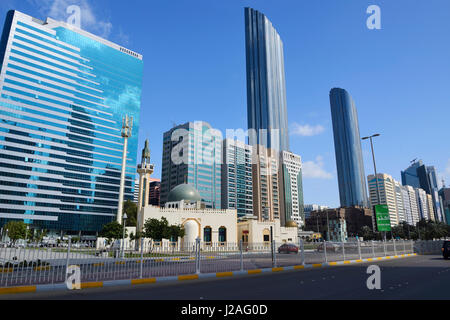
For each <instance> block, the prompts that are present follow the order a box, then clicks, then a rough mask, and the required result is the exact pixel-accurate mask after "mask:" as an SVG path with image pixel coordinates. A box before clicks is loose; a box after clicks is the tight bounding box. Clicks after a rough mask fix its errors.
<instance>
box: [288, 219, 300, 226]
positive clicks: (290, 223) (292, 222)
mask: <svg viewBox="0 0 450 320" xmlns="http://www.w3.org/2000/svg"><path fill="white" fill-rule="evenodd" d="M286 227H287V228H298V224H297V222H295V221H292V220H290V221H288V222H286Z"/></svg>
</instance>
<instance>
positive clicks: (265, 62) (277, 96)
mask: <svg viewBox="0 0 450 320" xmlns="http://www.w3.org/2000/svg"><path fill="white" fill-rule="evenodd" d="M245 38H246V56H247V114H248V129H249V144H250V145H252V146H255V145H257V144H259V145H263V146H265V147H266V148H271V149H275V150H279V151H289V133H288V120H287V107H286V84H285V73H284V54H283V42H282V41H281V38H280V35H279V34H278V33H277V31H276V30H275V28H274V27H273V26H272V23H271V22H270V21H269V20H268V19H267V17H266V16H265V15H263V14H262V13H260V12H258V11H256V10H254V9H251V8H245Z"/></svg>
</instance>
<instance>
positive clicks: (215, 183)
mask: <svg viewBox="0 0 450 320" xmlns="http://www.w3.org/2000/svg"><path fill="white" fill-rule="evenodd" d="M163 139H164V140H163V158H162V171H161V205H164V204H165V203H166V202H167V201H168V200H169V193H170V191H171V190H172V189H173V188H174V187H176V186H178V185H180V184H185V183H187V184H190V185H192V186H194V187H195V189H197V191H198V192H199V194H200V196H201V198H202V201H203V203H204V204H205V206H206V207H207V208H214V209H221V208H222V204H221V201H222V199H221V189H222V183H221V181H222V133H221V132H220V131H218V130H215V129H213V128H212V127H211V125H210V124H209V123H207V122H204V121H196V122H187V123H185V124H182V125H179V126H176V127H174V128H172V129H170V130H169V131H167V132H165V133H164V138H163Z"/></svg>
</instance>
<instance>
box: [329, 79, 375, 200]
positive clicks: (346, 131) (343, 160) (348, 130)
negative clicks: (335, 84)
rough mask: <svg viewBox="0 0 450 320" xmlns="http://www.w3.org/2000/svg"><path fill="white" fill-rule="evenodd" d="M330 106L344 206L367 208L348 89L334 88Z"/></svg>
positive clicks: (358, 137) (357, 128)
mask: <svg viewBox="0 0 450 320" xmlns="http://www.w3.org/2000/svg"><path fill="white" fill-rule="evenodd" d="M330 105H331V116H332V120H333V133H334V148H335V152H336V167H337V173H338V180H339V196H340V200H341V207H351V206H362V207H367V208H368V207H369V201H368V197H367V189H366V175H365V173H364V163H363V158H362V152H361V138H360V135H359V125H358V114H357V111H356V107H355V103H354V101H353V99H352V97H351V96H350V94H349V93H348V92H347V91H345V90H344V89H339V88H334V89H332V90H331V92H330Z"/></svg>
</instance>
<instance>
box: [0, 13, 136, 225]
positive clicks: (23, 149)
mask: <svg viewBox="0 0 450 320" xmlns="http://www.w3.org/2000/svg"><path fill="white" fill-rule="evenodd" d="M0 61H1V74H0V225H3V224H5V223H6V222H7V221H9V220H11V219H19V220H20V219H23V220H25V221H26V222H27V223H30V224H31V225H32V226H33V227H36V228H45V229H47V230H57V231H63V230H64V231H89V232H96V231H99V230H101V228H102V226H103V225H104V224H106V223H108V222H110V221H113V220H114V219H115V217H116V214H117V206H118V195H119V185H120V173H121V159H122V149H123V139H122V137H121V127H122V117H123V116H124V115H125V114H127V115H129V116H130V117H133V118H134V126H133V134H132V137H131V138H129V140H128V156H127V168H126V182H125V199H133V188H134V177H135V164H136V152H137V139H138V129H139V127H138V124H139V112H140V99H141V86H142V75H143V61H142V56H141V55H139V54H137V53H134V52H132V51H130V50H128V49H125V48H123V47H121V46H119V45H116V44H114V43H111V42H109V41H107V40H105V39H102V38H100V37H97V36H94V35H92V34H90V33H88V32H85V31H83V30H79V29H77V28H75V27H73V26H69V25H67V24H66V23H63V22H59V21H55V20H52V19H47V20H46V21H40V20H38V19H35V18H32V17H30V16H27V15H25V14H22V13H20V12H17V11H10V12H8V14H7V18H6V23H5V27H4V30H3V35H2V39H1V43H0Z"/></svg>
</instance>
